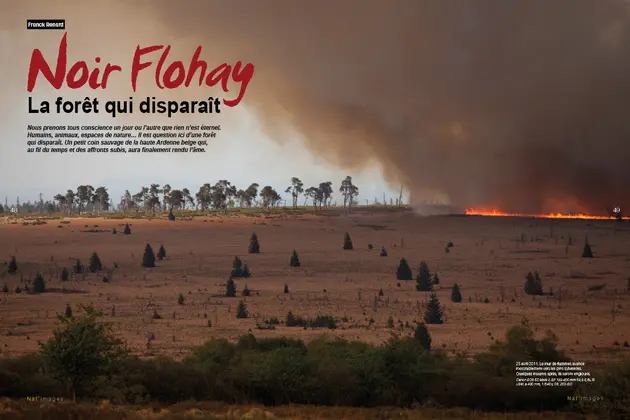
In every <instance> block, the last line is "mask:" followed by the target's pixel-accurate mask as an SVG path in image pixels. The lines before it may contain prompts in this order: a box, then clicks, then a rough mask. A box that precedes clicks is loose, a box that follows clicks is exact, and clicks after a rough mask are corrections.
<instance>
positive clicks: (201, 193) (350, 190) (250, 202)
mask: <svg viewBox="0 0 630 420" xmlns="http://www.w3.org/2000/svg"><path fill="white" fill-rule="evenodd" d="M338 191H339V193H340V195H341V198H342V199H343V207H344V208H347V209H350V208H351V207H352V206H353V205H355V204H357V201H356V199H357V196H358V195H359V188H358V187H357V186H356V185H354V184H353V183H352V177H350V176H347V177H346V178H344V179H343V180H342V181H341V183H340V184H339V190H338ZM284 192H285V193H287V194H288V200H287V199H286V198H285V199H283V197H282V196H281V195H280V194H279V193H278V192H277V191H276V190H275V189H274V188H273V187H272V186H270V185H266V186H264V187H262V188H260V185H259V184H257V183H252V184H251V185H249V186H248V187H247V188H245V189H238V188H237V187H236V186H234V185H233V184H232V183H231V182H230V181H227V180H220V181H218V182H216V183H214V184H211V183H206V184H203V185H202V186H201V187H199V190H198V191H197V193H196V194H194V195H193V194H192V193H191V191H190V190H189V189H188V188H182V189H176V188H172V187H171V186H170V185H169V184H164V185H160V184H151V185H150V186H148V187H147V186H143V187H141V188H140V191H138V192H137V193H135V194H132V193H131V192H130V191H129V190H125V193H124V194H123V196H122V197H121V198H120V201H119V202H118V203H114V200H113V199H112V198H111V197H110V194H109V191H108V188H107V187H105V186H99V187H96V188H95V187H93V186H92V185H79V186H78V187H77V188H76V189H75V190H73V189H69V190H67V191H66V192H65V193H60V194H57V195H55V196H54V197H53V198H52V200H50V199H49V200H44V199H43V196H42V195H41V194H40V198H39V201H35V202H32V201H26V202H21V201H20V199H19V197H18V198H17V200H16V202H15V203H14V204H9V203H8V199H7V200H5V204H4V205H2V204H0V213H2V212H5V213H9V212H12V213H20V214H21V213H82V212H93V213H100V212H110V211H119V212H129V211H145V212H152V213H155V212H160V211H163V212H165V211H172V210H186V209H191V210H194V209H200V210H207V209H214V210H225V209H227V208H232V207H241V208H251V207H262V208H273V207H276V206H279V205H280V204H281V203H283V204H284V205H287V202H288V203H290V205H291V206H292V207H293V208H297V207H298V205H299V204H300V203H299V201H300V199H303V200H304V201H303V203H302V205H303V206H305V205H306V204H307V203H308V202H309V200H310V202H311V204H312V205H313V206H314V207H316V208H318V209H322V208H326V207H329V206H330V205H331V204H332V198H333V194H334V188H333V183H332V182H331V181H325V182H321V183H320V184H319V185H317V186H313V187H308V188H306V187H305V186H304V183H303V182H302V181H301V180H300V179H299V178H296V177H292V178H291V184H290V185H289V186H288V187H286V189H285V190H284ZM383 200H384V201H383V204H387V202H386V201H385V197H383ZM377 202H379V200H378V199H376V198H375V199H374V203H377ZM395 202H396V204H397V205H399V204H402V189H401V197H399V198H397V199H396V200H395ZM390 204H394V200H393V199H392V198H390Z"/></svg>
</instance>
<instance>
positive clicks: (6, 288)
mask: <svg viewBox="0 0 630 420" xmlns="http://www.w3.org/2000/svg"><path fill="white" fill-rule="evenodd" d="M2 293H9V286H8V285H7V284H6V283H4V286H2Z"/></svg>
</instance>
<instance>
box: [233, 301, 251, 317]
mask: <svg viewBox="0 0 630 420" xmlns="http://www.w3.org/2000/svg"><path fill="white" fill-rule="evenodd" d="M247 317H249V313H248V312H247V305H245V302H243V301H242V300H241V301H240V302H239V303H238V308H237V309H236V318H238V319H244V318H247Z"/></svg>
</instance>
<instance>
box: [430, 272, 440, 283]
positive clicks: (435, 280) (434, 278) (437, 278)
mask: <svg viewBox="0 0 630 420" xmlns="http://www.w3.org/2000/svg"><path fill="white" fill-rule="evenodd" d="M431 284H440V277H439V276H438V273H433V279H432V280H431Z"/></svg>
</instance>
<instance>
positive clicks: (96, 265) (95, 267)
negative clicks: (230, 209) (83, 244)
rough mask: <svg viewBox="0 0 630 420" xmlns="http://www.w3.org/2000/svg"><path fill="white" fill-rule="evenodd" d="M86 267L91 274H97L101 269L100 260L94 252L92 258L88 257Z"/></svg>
mask: <svg viewBox="0 0 630 420" xmlns="http://www.w3.org/2000/svg"><path fill="white" fill-rule="evenodd" d="M88 267H89V269H90V272H91V273H97V272H99V270H100V269H101V268H103V265H102V264H101V258H100V257H99V256H98V254H97V253H96V252H93V253H92V256H91V257H90V265H89V266H88Z"/></svg>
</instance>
